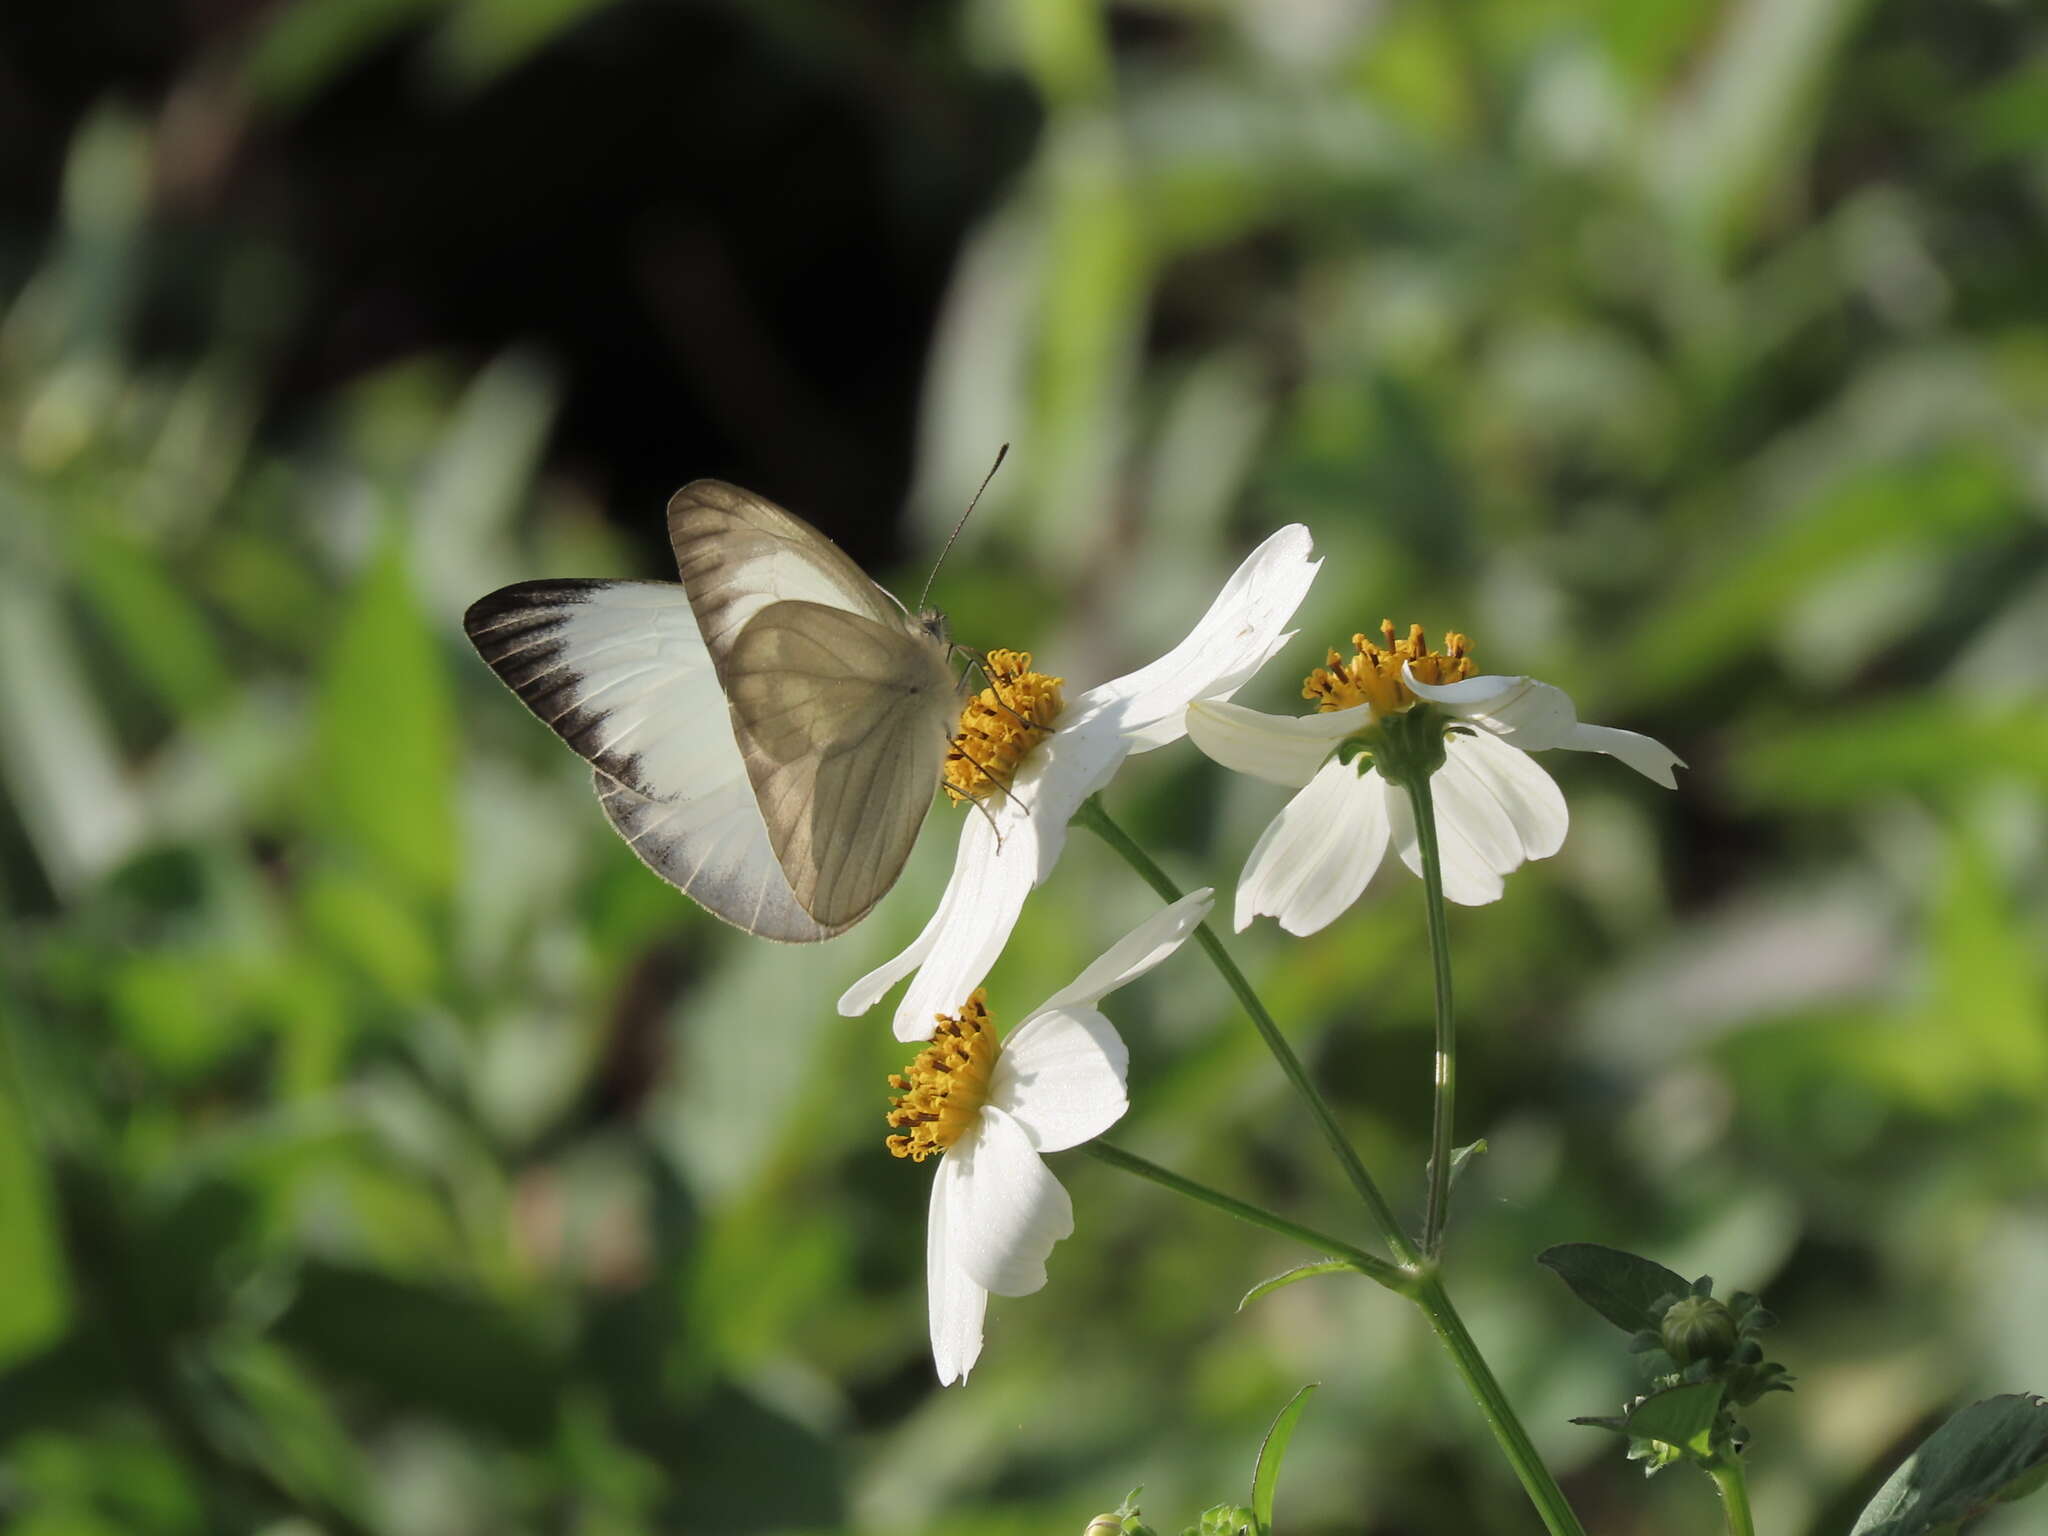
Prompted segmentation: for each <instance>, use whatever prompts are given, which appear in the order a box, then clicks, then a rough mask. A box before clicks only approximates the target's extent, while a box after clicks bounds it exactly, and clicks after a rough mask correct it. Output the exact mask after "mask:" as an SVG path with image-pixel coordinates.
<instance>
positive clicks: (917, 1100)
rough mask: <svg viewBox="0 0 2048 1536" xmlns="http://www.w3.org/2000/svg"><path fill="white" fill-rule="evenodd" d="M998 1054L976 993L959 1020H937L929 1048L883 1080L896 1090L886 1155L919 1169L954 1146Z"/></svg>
mask: <svg viewBox="0 0 2048 1536" xmlns="http://www.w3.org/2000/svg"><path fill="white" fill-rule="evenodd" d="M1001 1050H1002V1047H1001V1046H1000V1045H998V1044H997V1043H996V1032H995V1027H994V1026H993V1025H992V1024H991V1023H990V1022H989V1017H988V1007H987V994H986V992H985V990H984V989H983V988H981V987H976V988H975V989H974V995H973V996H972V997H970V998H968V999H967V1001H966V1002H965V1003H964V1004H963V1005H962V1006H961V1009H960V1015H959V1017H958V1018H954V1017H951V1016H949V1015H947V1014H943V1013H942V1014H940V1015H939V1027H938V1028H937V1029H936V1030H934V1031H933V1032H932V1038H931V1044H929V1045H927V1046H926V1047H925V1048H924V1049H923V1050H921V1051H919V1052H918V1053H917V1059H916V1060H915V1061H913V1062H911V1064H910V1065H909V1066H908V1067H905V1068H904V1069H903V1071H901V1072H892V1073H891V1074H890V1075H889V1086H890V1087H891V1088H894V1089H895V1090H896V1097H895V1098H894V1099H892V1100H890V1105H889V1123H890V1124H891V1125H893V1126H895V1127H896V1128H897V1134H896V1135H894V1136H891V1137H890V1138H889V1140H888V1147H889V1150H890V1151H891V1152H892V1153H894V1154H895V1155H896V1156H897V1157H907V1158H909V1159H910V1160H911V1161H912V1162H917V1163H921V1162H923V1161H924V1160H925V1159H926V1158H928V1157H936V1156H938V1154H939V1153H941V1152H943V1151H945V1150H946V1148H948V1147H950V1146H952V1145H953V1143H954V1142H956V1141H958V1140H959V1139H960V1137H961V1136H962V1135H963V1134H964V1133H965V1132H966V1131H967V1130H968V1128H969V1127H971V1126H972V1125H973V1124H974V1122H975V1121H976V1120H977V1119H979V1118H980V1117H981V1106H982V1104H983V1103H984V1102H986V1100H987V1099H988V1079H989V1074H990V1073H991V1072H992V1071H994V1070H995V1064H996V1057H997V1055H998V1054H999V1053H1000V1052H1001Z"/></svg>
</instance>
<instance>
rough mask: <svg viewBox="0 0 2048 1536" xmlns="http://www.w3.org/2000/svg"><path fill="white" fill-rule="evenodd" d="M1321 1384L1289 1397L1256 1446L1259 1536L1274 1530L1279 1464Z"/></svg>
mask: <svg viewBox="0 0 2048 1536" xmlns="http://www.w3.org/2000/svg"><path fill="white" fill-rule="evenodd" d="M1321 1385H1322V1383H1321V1382H1319V1381H1312V1382H1310V1383H1309V1384H1308V1385H1307V1386H1305V1387H1303V1388H1302V1389H1301V1390H1300V1391H1299V1392H1297V1393H1295V1394H1294V1396H1292V1397H1290V1398H1289V1399H1288V1400H1287V1406H1286V1407H1284V1408H1282V1409H1281V1410H1280V1412H1279V1413H1278V1414H1277V1415H1275V1416H1274V1419H1273V1427H1272V1428H1271V1429H1269V1430H1267V1431H1266V1442H1265V1444H1263V1445H1261V1446H1260V1447H1259V1463H1258V1466H1257V1467H1255V1468H1254V1469H1253V1470H1252V1519H1253V1520H1254V1521H1256V1522H1257V1530H1258V1533H1259V1536H1269V1533H1270V1532H1271V1531H1272V1529H1273V1491H1274V1489H1276V1488H1278V1487H1279V1486H1280V1463H1281V1462H1282V1461H1284V1460H1286V1458H1287V1443H1288V1441H1290V1440H1292V1439H1293V1438H1294V1431H1295V1428H1296V1426H1297V1425H1299V1424H1300V1423H1301V1415H1302V1413H1303V1412H1304V1411H1305V1410H1306V1409H1307V1407H1308V1400H1309V1395H1310V1394H1311V1393H1313V1392H1314V1391H1315V1389H1316V1388H1317V1387H1319V1386H1321Z"/></svg>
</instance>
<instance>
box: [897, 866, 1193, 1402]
mask: <svg viewBox="0 0 2048 1536" xmlns="http://www.w3.org/2000/svg"><path fill="white" fill-rule="evenodd" d="M1214 899H1215V893H1214V892H1213V891H1208V890H1200V891H1195V892H1193V893H1191V894H1190V895H1187V896H1184V897H1182V898H1181V899H1180V900H1179V901H1177V902H1175V903H1174V904H1173V905H1172V906H1170V907H1166V908H1164V909H1162V910H1161V911H1159V912H1155V913H1154V914H1153V915H1152V916H1151V917H1149V918H1147V919H1146V920H1145V921H1144V922H1143V923H1140V924H1139V925H1138V926H1137V927H1136V928H1135V929H1133V930H1132V931H1131V932H1130V933H1128V934H1126V935H1125V936H1124V937H1123V938H1122V939H1119V940H1118V941H1117V942H1116V943H1115V944H1113V945H1111V946H1110V948H1109V949H1108V951H1107V952H1106V953H1105V954H1103V956H1102V957H1101V958H1100V959H1099V960H1097V961H1096V962H1095V963H1094V964H1093V965H1091V966H1089V967H1088V968H1087V969H1086V970H1084V971H1083V972H1082V973H1081V974H1080V975H1079V976H1078V977H1076V978H1075V979H1074V981H1073V982H1072V983H1071V984H1070V985H1069V986H1067V987H1065V988H1063V989H1061V990H1060V991H1058V992H1056V993H1054V994H1053V995H1052V996H1051V997H1049V998H1047V999H1046V1000H1045V1001H1044V1002H1043V1003H1040V1004H1039V1005H1038V1007H1037V1008H1036V1009H1035V1010H1033V1011H1032V1012H1031V1013H1030V1014H1029V1015H1027V1016H1026V1018H1025V1019H1024V1022H1023V1023H1021V1024H1019V1025H1018V1026H1017V1028H1016V1029H1015V1030H1013V1031H1012V1032H1011V1034H1010V1037H1009V1039H1007V1040H1004V1041H1002V1042H1000V1043H998V1041H997V1039H996V1034H995V1030H994V1028H993V1027H992V1026H991V1024H990V1022H989V1016H988V1010H987V1008H986V1006H985V1005H984V1002H983V997H982V992H981V989H980V988H978V987H977V988H976V989H975V990H974V992H973V993H972V994H971V995H970V996H969V997H968V999H967V1002H966V1004H965V1005H964V1006H962V1007H961V1009H960V1011H959V1013H958V1014H957V1015H955V1016H952V1017H948V1018H945V1019H943V1020H942V1021H941V1022H940V1023H939V1026H938V1028H937V1029H936V1030H935V1032H934V1034H933V1038H932V1041H931V1044H929V1045H928V1046H926V1047H925V1049H924V1050H923V1051H922V1052H920V1053H919V1054H918V1057H917V1060H916V1061H914V1062H912V1063H911V1065H910V1067H909V1068H908V1070H907V1071H906V1072H905V1073H904V1074H903V1075H901V1076H898V1077H892V1078H891V1079H890V1080H889V1083H890V1086H891V1087H893V1088H896V1089H897V1090H899V1092H898V1095H897V1098H896V1103H895V1107H894V1108H893V1109H892V1110H891V1111H890V1113H889V1123H890V1124H891V1125H892V1126H896V1127H898V1128H899V1131H898V1134H897V1135H894V1136H891V1137H890V1138H889V1150H890V1151H891V1152H893V1153H895V1154H896V1155H897V1156H898V1157H908V1158H913V1159H915V1160H916V1161H918V1162H922V1161H924V1159H925V1158H927V1157H933V1156H936V1157H938V1158H939V1160H940V1161H939V1168H938V1175H937V1177H936V1178H934V1179H933V1180H932V1199H931V1219H930V1226H929V1229H928V1231H927V1234H926V1238H925V1283H926V1286H927V1290H928V1297H929V1299H928V1305H929V1311H930V1319H931V1334H932V1362H933V1364H934V1365H936V1366H937V1367H938V1371H939V1381H940V1384H941V1385H950V1384H951V1383H952V1382H955V1381H963V1380H965V1379H966V1377H967V1373H968V1371H969V1370H971V1369H973V1366H974V1362H975V1360H976V1358H977V1357H978V1356H979V1355H980V1354H981V1323H982V1317H983V1314H984V1313H985V1312H986V1311H987V1309H988V1298H989V1293H990V1292H991V1291H993V1292H994V1293H995V1294H996V1295H998V1296H1028V1295H1030V1294H1031V1293H1032V1292H1033V1291H1035V1290H1038V1289H1039V1288H1040V1287H1041V1286H1043V1285H1044V1284H1045V1261H1046V1257H1047V1255H1049V1254H1050V1253H1051V1252H1052V1247H1053V1244H1054V1243H1056V1242H1058V1241H1059V1240H1060V1239H1061V1238H1063V1237H1067V1236H1069V1235H1070V1234H1071V1233H1072V1232H1073V1230H1074V1207H1073V1203H1072V1202H1071V1201H1070V1200H1069V1199H1068V1198H1067V1192H1066V1190H1065V1189H1064V1188H1062V1187H1061V1185H1060V1182H1059V1180H1057V1179H1055V1178H1054V1177H1053V1176H1052V1174H1051V1172H1050V1171H1049V1170H1048V1169H1047V1168H1046V1166H1045V1163H1044V1162H1043V1161H1042V1160H1041V1158H1040V1154H1041V1153H1045V1152H1058V1151H1061V1150H1062V1149H1064V1148H1066V1147H1072V1146H1077V1145H1079V1144H1080V1143H1081V1142H1084V1141H1087V1140H1088V1139H1089V1138H1090V1137H1094V1136H1100V1135H1101V1134H1102V1133H1103V1132H1104V1131H1106V1130H1108V1129H1109V1128H1110V1126H1112V1125H1114V1124H1115V1123H1116V1122H1117V1121H1118V1120H1119V1119H1121V1118H1122V1117H1123V1113H1124V1111H1125V1109H1127V1108H1129V1101H1128V1100H1127V1099H1126V1098H1125V1097H1124V1069H1125V1067H1126V1065H1127V1064H1128V1062H1129V1059H1130V1057H1129V1053H1128V1052H1127V1051H1126V1050H1125V1049H1124V1043H1123V1041H1122V1040H1121V1039H1120V1038H1119V1037H1118V1035H1117V1032H1116V1031H1115V1030H1114V1029H1113V1028H1111V1027H1110V1022H1109V1020H1108V1019H1106V1018H1104V1017H1103V1016H1102V1014H1101V1013H1100V1012H1098V1011H1097V1010H1096V1007H1095V1004H1096V1003H1098V1002H1099V1001H1101V999H1102V998H1103V997H1104V996H1105V995H1106V994H1108V993H1110V992H1114V991H1115V990H1116V989H1117V988H1118V987H1120V986H1122V985H1123V984H1124V983H1125V982H1127V981H1130V980H1132V979H1134V978H1136V977H1138V976H1142V975H1144V974H1145V972H1147V971H1149V970H1151V969H1152V967H1153V966H1155V965H1157V964H1159V962H1160V961H1162V960H1164V959H1165V958H1166V957H1167V956H1168V955H1170V954H1172V953H1173V952H1174V951H1175V950H1176V949H1178V948H1180V946H1181V943H1182V942H1183V941H1184V940H1185V939H1186V938H1187V936H1188V935H1189V934H1190V933H1192V932H1193V931H1194V929H1195V925H1196V924H1198V923H1200V922H1201V921H1202V919H1203V918H1204V917H1206V916H1207V915H1208V912H1209V907H1210V904H1211V903H1212V902H1213V901H1214Z"/></svg>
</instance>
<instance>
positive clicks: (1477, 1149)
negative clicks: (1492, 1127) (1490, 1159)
mask: <svg viewBox="0 0 2048 1536" xmlns="http://www.w3.org/2000/svg"><path fill="white" fill-rule="evenodd" d="M1485 1150H1486V1138H1485V1137H1484V1136H1482V1137H1480V1138H1479V1139H1478V1140H1477V1141H1474V1142H1469V1143H1467V1144H1466V1145H1465V1146H1462V1147H1459V1148H1457V1149H1456V1150H1454V1151H1453V1152H1452V1153H1451V1176H1450V1178H1449V1179H1448V1180H1446V1181H1445V1187H1446V1188H1448V1189H1456V1188H1457V1187H1458V1176H1459V1175H1460V1174H1462V1173H1463V1172H1464V1171H1465V1165H1466V1164H1467V1163H1469V1162H1471V1161H1472V1159H1473V1158H1475V1157H1478V1156H1479V1155H1480V1154H1481V1153H1483V1152H1485Z"/></svg>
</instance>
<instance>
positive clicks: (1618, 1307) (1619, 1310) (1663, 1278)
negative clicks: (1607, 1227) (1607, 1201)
mask: <svg viewBox="0 0 2048 1536" xmlns="http://www.w3.org/2000/svg"><path fill="white" fill-rule="evenodd" d="M1536 1262H1537V1263H1538V1264H1541V1265H1542V1266H1543V1267H1544V1268H1546V1269H1551V1270H1555V1271H1556V1272H1557V1275H1558V1278H1559V1279H1561V1280H1563V1281H1564V1283H1565V1284H1566V1285H1568V1286H1570V1287H1571V1288H1572V1294H1573V1295H1575V1296H1577V1297H1578V1298H1579V1300H1581V1301H1583V1302H1584V1303H1585V1304H1586V1305H1587V1306H1589V1307H1591V1308H1592V1309H1593V1310H1594V1311H1595V1312H1598V1313H1599V1314H1600V1315H1601V1316H1602V1317H1604V1318H1606V1319H1607V1321H1608V1322H1610V1323H1612V1324H1614V1326H1615V1327H1617V1328H1619V1329H1620V1330H1621V1331H1622V1332H1623V1333H1627V1334H1634V1333H1636V1332H1638V1331H1640V1330H1641V1329H1644V1328H1654V1327H1656V1325H1657V1318H1656V1317H1655V1316H1654V1315H1653V1308H1654V1307H1655V1305H1656V1303H1657V1302H1658V1301H1659V1300H1660V1299H1661V1298H1663V1297H1665V1296H1683V1295H1685V1294H1686V1293H1687V1292H1688V1291H1690V1290H1691V1289H1692V1282H1691V1281H1689V1280H1686V1279H1683V1278H1682V1277H1680V1276H1679V1275H1676V1274H1674V1273H1672V1272H1671V1271H1670V1270H1668V1269H1666V1268H1665V1267H1664V1266H1663V1265H1662V1264H1658V1263H1654V1262H1653V1261H1651V1260H1649V1259H1643V1258H1638V1257H1637V1256H1636V1255H1635V1254H1632V1253H1623V1252H1622V1251H1621V1250H1620V1249H1619V1248H1608V1247H1604V1246H1602V1245H1601V1244H1599V1243H1560V1244H1558V1245H1557V1246H1556V1247H1555V1248H1546V1249H1544V1250H1543V1252H1541V1253H1539V1254H1537V1255H1536Z"/></svg>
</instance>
